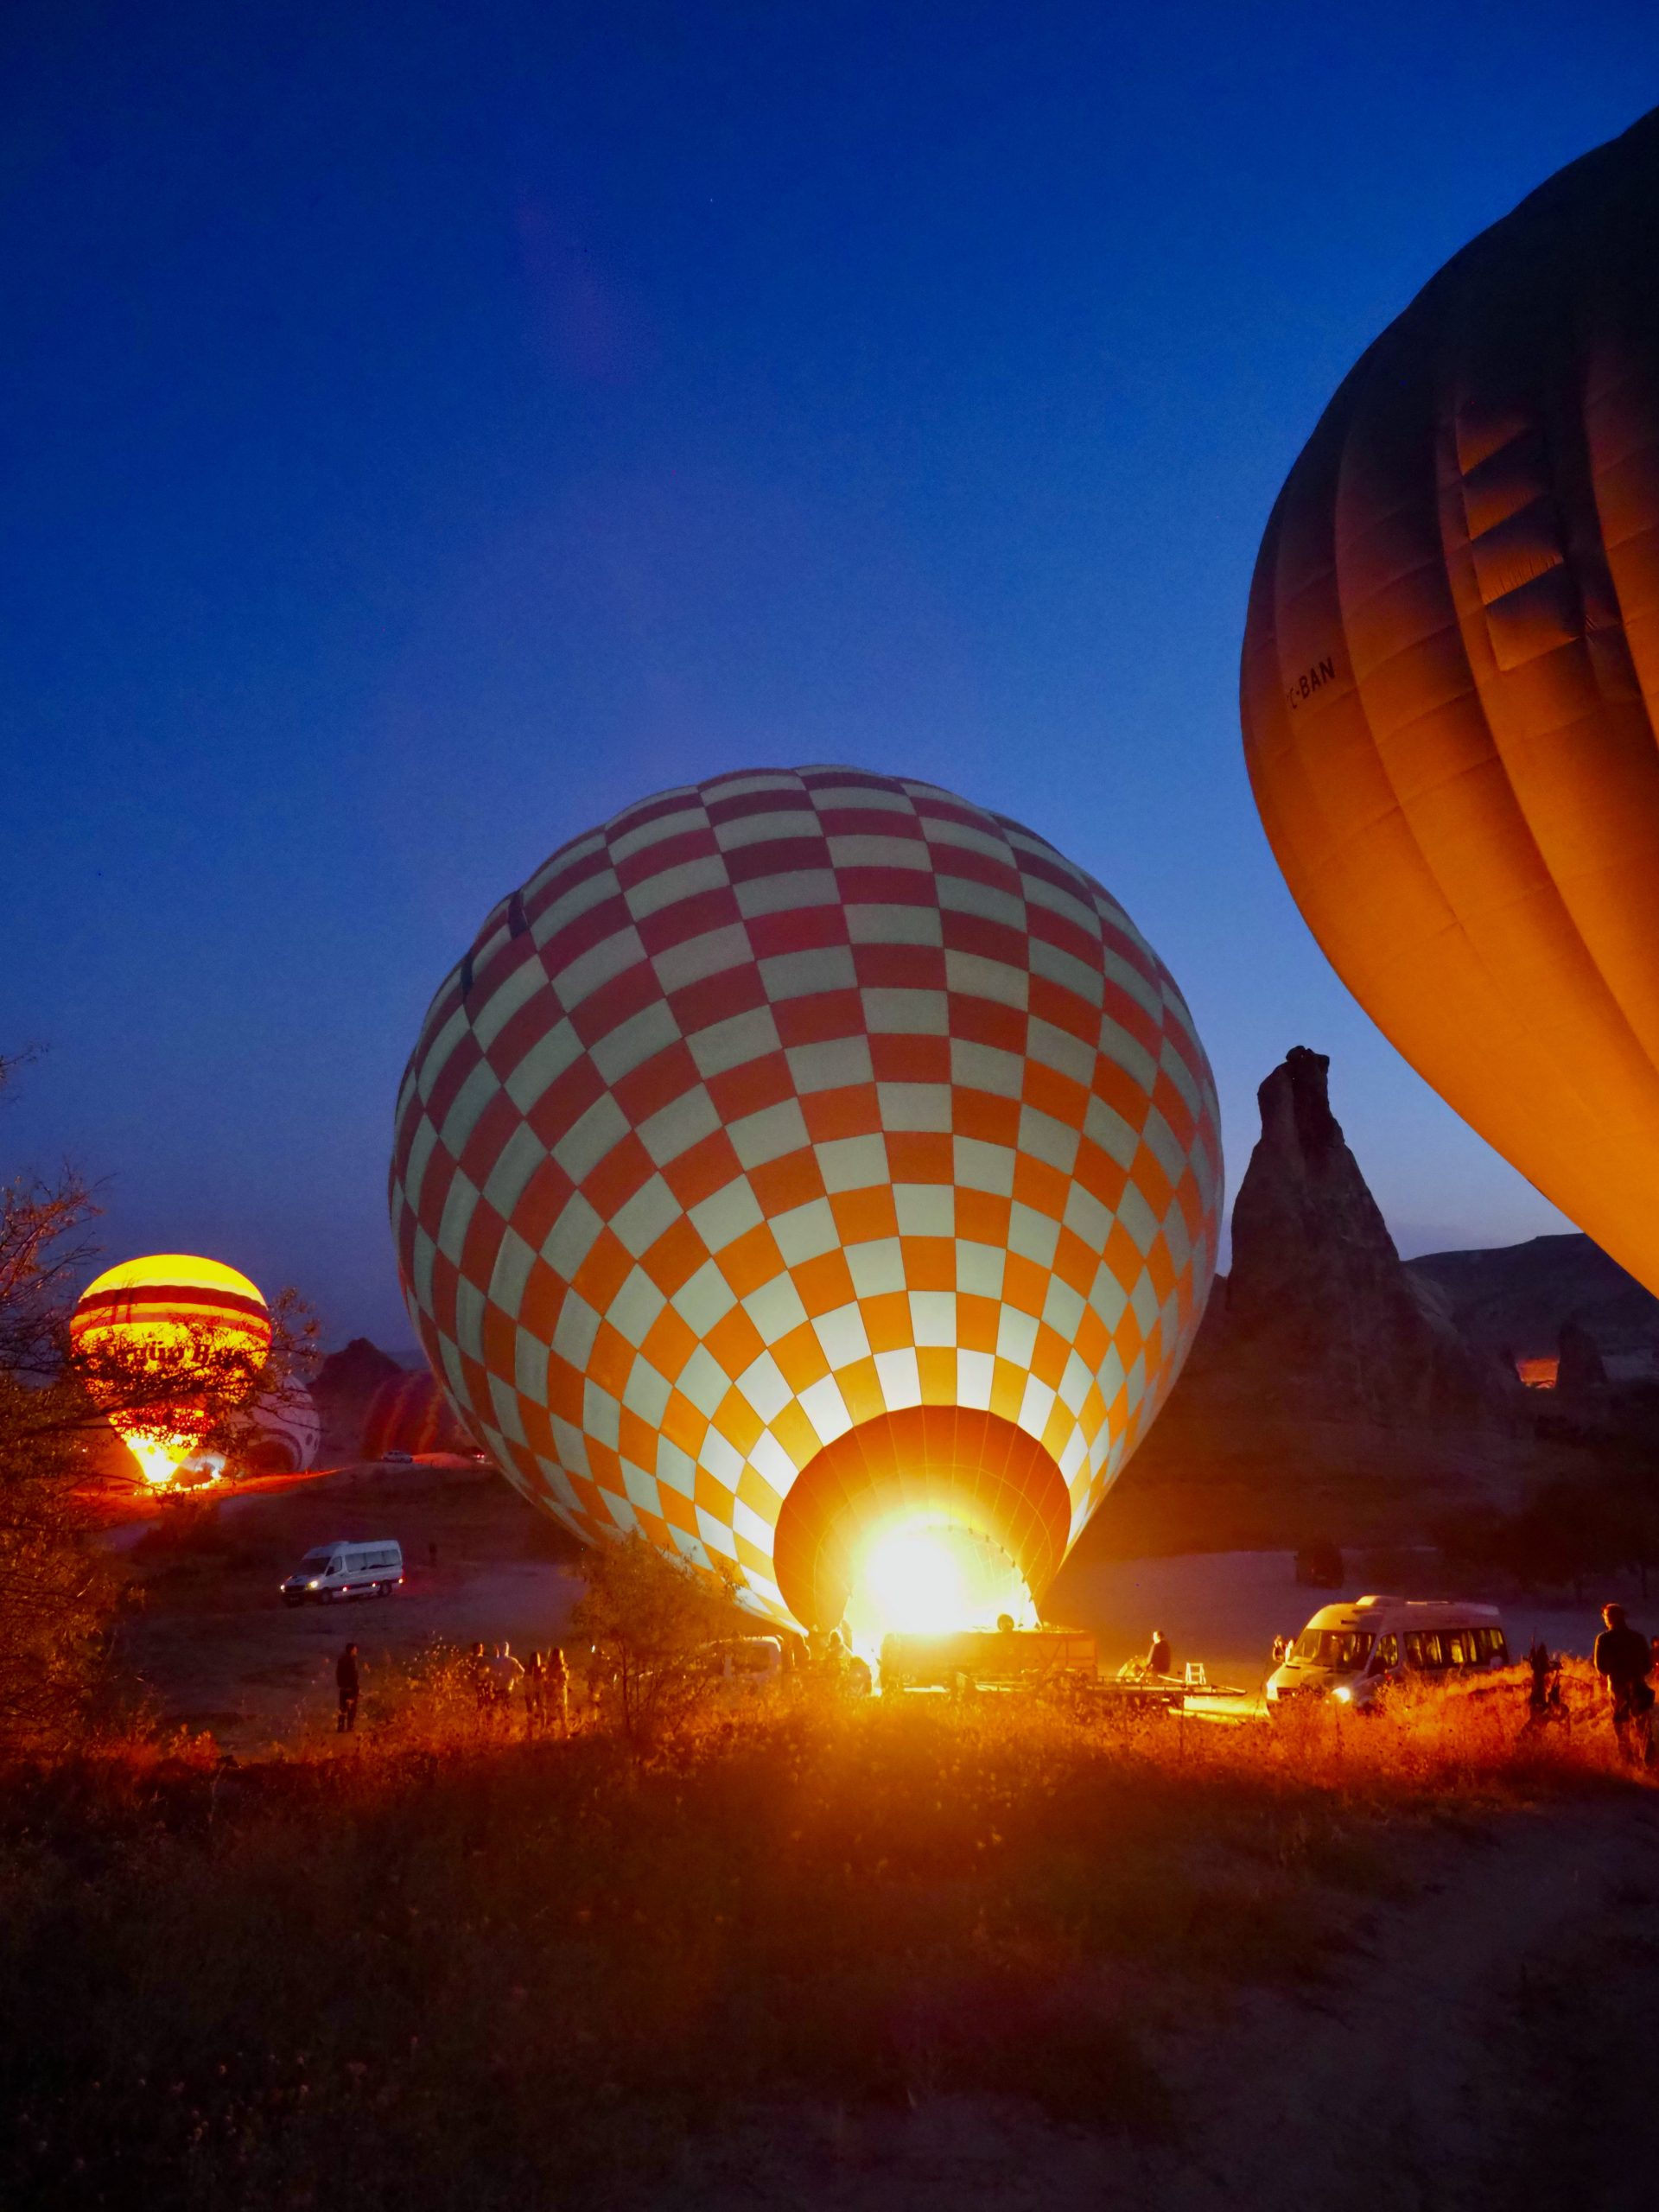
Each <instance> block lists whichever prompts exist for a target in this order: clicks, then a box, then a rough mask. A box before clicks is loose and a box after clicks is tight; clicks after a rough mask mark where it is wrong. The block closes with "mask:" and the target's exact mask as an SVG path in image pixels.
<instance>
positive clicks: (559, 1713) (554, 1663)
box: [546, 1644, 570, 1736]
mask: <svg viewBox="0 0 1659 2212" xmlns="http://www.w3.org/2000/svg"><path fill="white" fill-rule="evenodd" d="M546 1699H547V1710H548V1712H549V1713H550V1714H551V1716H552V1718H553V1719H555V1720H556V1722H557V1723H558V1729H559V1733H560V1735H561V1736H568V1735H569V1733H570V1669H569V1667H568V1666H567V1665H566V1664H565V1660H564V1648H563V1645H562V1644H561V1645H556V1646H555V1647H554V1651H553V1656H552V1657H551V1658H550V1660H549V1661H548V1662H547V1688H546Z"/></svg>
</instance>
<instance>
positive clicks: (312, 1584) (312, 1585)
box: [306, 1575, 317, 1590]
mask: <svg viewBox="0 0 1659 2212" xmlns="http://www.w3.org/2000/svg"><path fill="white" fill-rule="evenodd" d="M316 1586H317V1584H316V1577H315V1575H314V1576H313V1577H312V1579H311V1580H310V1581H309V1582H308V1583H307V1584H306V1588H307V1589H308V1590H315V1588H316Z"/></svg>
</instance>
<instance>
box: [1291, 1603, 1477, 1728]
mask: <svg viewBox="0 0 1659 2212" xmlns="http://www.w3.org/2000/svg"><path fill="white" fill-rule="evenodd" d="M1509 1663H1510V1649H1509V1645H1508V1644H1507V1643H1505V1642H1504V1640H1503V1616H1502V1615H1501V1614H1500V1613H1499V1611H1498V1610H1497V1606H1496V1605H1463V1604H1460V1603H1459V1601H1458V1600H1456V1599H1446V1598H1359V1599H1355V1600H1354V1601H1353V1603H1351V1604H1350V1605H1322V1606H1321V1607H1320V1608H1319V1611H1318V1612H1317V1613H1315V1614H1314V1616H1313V1619H1312V1620H1311V1621H1309V1623H1308V1624H1307V1626H1306V1628H1305V1629H1304V1630H1302V1632H1301V1634H1300V1636H1299V1637H1297V1639H1296V1641H1295V1643H1293V1644H1292V1646H1291V1648H1290V1649H1289V1651H1288V1652H1287V1654H1286V1656H1285V1663H1284V1665H1283V1666H1282V1667H1280V1668H1277V1669H1274V1673H1273V1674H1271V1675H1269V1676H1268V1712H1269V1713H1272V1712H1274V1711H1282V1710H1283V1709H1284V1707H1286V1706H1287V1705H1290V1704H1292V1703H1294V1702H1295V1701H1296V1700H1300V1699H1303V1698H1316V1697H1331V1698H1335V1699H1336V1700H1337V1701H1338V1703H1339V1704H1342V1705H1351V1706H1353V1707H1356V1708H1358V1709H1362V1710H1363V1707H1366V1706H1368V1705H1370V1703H1371V1702H1372V1700H1374V1699H1375V1698H1376V1694H1377V1693H1378V1691H1379V1690H1381V1689H1382V1688H1383V1685H1384V1684H1385V1683H1386V1682H1390V1681H1409V1680H1411V1679H1413V1678H1421V1679H1424V1680H1427V1681H1446V1680H1447V1679H1449V1677H1450V1675H1452V1673H1453V1672H1454V1671H1455V1672H1457V1673H1459V1674H1471V1673H1480V1674H1491V1673H1493V1672H1495V1671H1496V1670H1497V1669H1498V1668H1500V1667H1507V1666H1508V1665H1509Z"/></svg>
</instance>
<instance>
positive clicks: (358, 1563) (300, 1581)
mask: <svg viewBox="0 0 1659 2212" xmlns="http://www.w3.org/2000/svg"><path fill="white" fill-rule="evenodd" d="M403 1579H404V1554H403V1549H402V1547H401V1546H400V1545H397V1544H394V1543H393V1542H392V1541H391V1538H390V1537H376V1538H375V1539H374V1541H372V1542H371V1543H358V1542H353V1543H347V1542H346V1541H345V1540H344V1538H340V1539H339V1540H337V1541H335V1542H334V1543H332V1544H319V1545H318V1546H317V1547H316V1548H315V1551H308V1552H307V1554H306V1555H305V1557H304V1558H303V1559H302V1560H301V1561H300V1563H299V1566H298V1567H296V1569H295V1571H294V1573H292V1574H290V1575H289V1578H288V1580H287V1581H286V1582H284V1583H283V1591H282V1596H283V1604H284V1605H304V1604H305V1603H306V1601H307V1599H314V1600H315V1602H316V1603H317V1604H318V1605H321V1604H322V1603H323V1602H324V1600H325V1599H329V1598H384V1597H385V1596H387V1595H388V1594H389V1593H390V1592H391V1591H393V1590H395V1589H397V1586H398V1585H399V1584H400V1583H401V1582H402V1580H403Z"/></svg>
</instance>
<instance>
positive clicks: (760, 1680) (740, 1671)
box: [703, 1636, 784, 1705]
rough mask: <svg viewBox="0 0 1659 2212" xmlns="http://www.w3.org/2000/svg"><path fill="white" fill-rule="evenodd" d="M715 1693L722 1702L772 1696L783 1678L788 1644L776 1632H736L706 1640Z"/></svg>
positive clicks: (740, 1702) (729, 1702) (739, 1702)
mask: <svg viewBox="0 0 1659 2212" xmlns="http://www.w3.org/2000/svg"><path fill="white" fill-rule="evenodd" d="M703 1651H704V1653H705V1655H706V1656H707V1658H708V1661H709V1674H710V1676H711V1677H712V1679H713V1681H714V1686H715V1697H716V1699H717V1700H718V1701H719V1702H720V1703H721V1704H722V1705H747V1704H748V1703H750V1702H751V1701H752V1700H756V1699H760V1698H765V1697H769V1696H770V1695H771V1694H772V1692H773V1691H774V1690H775V1689H776V1688H777V1687H778V1685H779V1682H780V1681H782V1680H783V1674H784V1647H783V1645H782V1643H780V1642H779V1639H778V1637H775V1636H734V1637H728V1638H727V1639H726V1640H725V1641H724V1642H723V1643H705V1644H704V1646H703Z"/></svg>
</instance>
